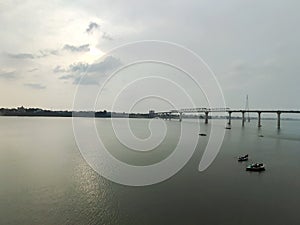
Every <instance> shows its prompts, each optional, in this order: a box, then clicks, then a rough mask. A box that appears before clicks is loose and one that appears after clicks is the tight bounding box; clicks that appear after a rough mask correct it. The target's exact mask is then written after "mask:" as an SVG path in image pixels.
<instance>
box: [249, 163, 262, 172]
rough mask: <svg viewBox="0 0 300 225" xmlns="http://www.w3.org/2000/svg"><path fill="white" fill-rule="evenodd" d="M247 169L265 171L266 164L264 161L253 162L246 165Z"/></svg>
mask: <svg viewBox="0 0 300 225" xmlns="http://www.w3.org/2000/svg"><path fill="white" fill-rule="evenodd" d="M246 170H248V171H258V172H259V171H264V170H265V165H264V164H263V163H253V164H250V165H248V166H247V167H246Z"/></svg>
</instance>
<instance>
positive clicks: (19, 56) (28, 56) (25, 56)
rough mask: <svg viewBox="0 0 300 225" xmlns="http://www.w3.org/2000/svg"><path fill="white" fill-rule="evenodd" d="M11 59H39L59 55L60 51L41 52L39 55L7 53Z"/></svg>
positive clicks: (44, 50) (45, 50)
mask: <svg viewBox="0 0 300 225" xmlns="http://www.w3.org/2000/svg"><path fill="white" fill-rule="evenodd" d="M7 55H8V56H9V57H10V58H14V59H39V58H44V57H47V56H49V55H59V51H58V50H55V49H43V50H39V51H38V53H37V54H32V53H7Z"/></svg>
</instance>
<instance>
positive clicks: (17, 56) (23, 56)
mask: <svg viewBox="0 0 300 225" xmlns="http://www.w3.org/2000/svg"><path fill="white" fill-rule="evenodd" d="M7 55H8V56H9V57H11V58H14V59H34V58H35V56H34V55H33V54H30V53H18V54H12V53H8V54H7Z"/></svg>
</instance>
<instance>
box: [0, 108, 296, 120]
mask: <svg viewBox="0 0 300 225" xmlns="http://www.w3.org/2000/svg"><path fill="white" fill-rule="evenodd" d="M0 116H4V117H5V116H11V117H83V118H84V117H85V118H142V119H152V118H156V117H157V115H153V114H149V113H125V112H122V113H120V112H108V111H106V110H103V111H68V110H65V111H62V110H45V109H40V108H24V107H23V106H22V107H18V108H11V109H8V108H0ZM182 118H185V119H198V118H200V119H204V115H200V116H199V115H183V117H182ZM208 118H209V119H228V117H227V116H209V117H208ZM171 119H179V116H177V115H174V116H172V118H171ZM231 119H232V120H241V119H242V117H239V116H234V117H231ZM250 119H251V120H257V119H258V118H257V117H250ZM261 119H262V120H276V119H277V118H276V117H274V118H272V117H265V118H261ZM281 120H290V121H299V120H300V118H288V117H283V118H281Z"/></svg>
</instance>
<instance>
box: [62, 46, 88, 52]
mask: <svg viewBox="0 0 300 225" xmlns="http://www.w3.org/2000/svg"><path fill="white" fill-rule="evenodd" d="M63 50H66V51H70V52H88V51H90V45H89V44H85V45H80V46H74V45H68V44H66V45H65V46H64V47H63Z"/></svg>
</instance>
